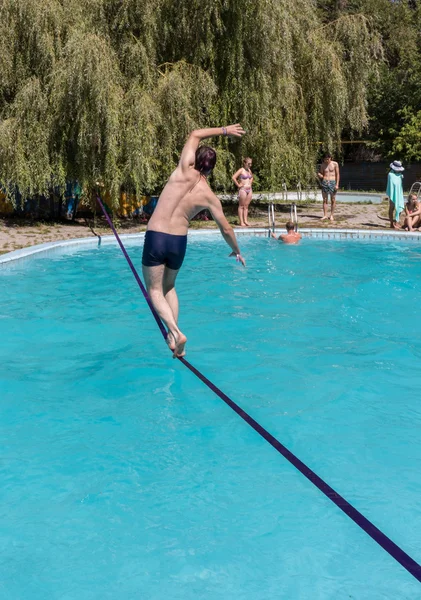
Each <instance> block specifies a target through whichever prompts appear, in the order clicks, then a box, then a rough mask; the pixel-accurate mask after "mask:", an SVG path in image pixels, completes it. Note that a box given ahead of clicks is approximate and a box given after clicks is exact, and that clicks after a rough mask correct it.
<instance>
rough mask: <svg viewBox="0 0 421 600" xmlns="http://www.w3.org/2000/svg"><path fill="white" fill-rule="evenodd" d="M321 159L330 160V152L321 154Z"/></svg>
mask: <svg viewBox="0 0 421 600" xmlns="http://www.w3.org/2000/svg"><path fill="white" fill-rule="evenodd" d="M323 158H332V155H331V153H330V152H325V153H324V154H323Z"/></svg>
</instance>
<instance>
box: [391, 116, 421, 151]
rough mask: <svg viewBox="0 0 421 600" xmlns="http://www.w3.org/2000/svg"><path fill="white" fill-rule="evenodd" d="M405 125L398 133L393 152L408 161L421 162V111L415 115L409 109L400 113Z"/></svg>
mask: <svg viewBox="0 0 421 600" xmlns="http://www.w3.org/2000/svg"><path fill="white" fill-rule="evenodd" d="M400 114H401V116H402V117H403V120H404V124H403V126H402V127H401V129H400V130H399V131H398V132H397V135H396V137H395V139H394V142H393V147H392V152H393V154H394V155H397V156H400V157H402V159H403V160H406V161H418V160H421V110H419V111H418V112H417V113H413V112H412V111H411V110H410V109H409V108H404V109H402V110H401V111H400Z"/></svg>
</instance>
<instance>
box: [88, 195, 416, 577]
mask: <svg viewBox="0 0 421 600" xmlns="http://www.w3.org/2000/svg"><path fill="white" fill-rule="evenodd" d="M97 201H98V204H99V205H100V207H101V210H102V212H103V213H104V216H105V218H106V220H107V223H108V225H109V226H110V228H111V230H112V232H113V234H114V235H115V238H116V240H117V242H118V244H119V246H120V248H121V250H122V252H123V254H124V257H125V258H126V260H127V262H128V264H129V267H130V269H131V270H132V273H133V275H134V277H135V279H136V281H137V283H138V285H139V287H140V289H141V292H142V294H143V295H144V297H145V300H146V302H147V303H148V306H149V308H150V309H151V312H152V314H153V316H154V318H155V321H156V322H157V325H158V327H159V329H160V330H161V333H162V335H163V337H164V339H165V340H166V338H167V332H166V329H165V327H164V324H163V323H162V321H161V319H160V317H159V315H158V314H157V312H156V311H155V309H154V307H153V304H152V302H151V300H150V298H149V296H148V293H147V291H146V288H145V286H144V285H143V283H142V280H141V279H140V277H139V275H138V273H137V271H136V269H135V267H134V265H133V263H132V261H131V258H130V256H129V255H128V254H127V251H126V249H125V247H124V245H123V242H122V241H121V239H120V236H119V235H118V233H117V231H116V229H115V227H114V225H113V222H112V221H111V219H110V217H109V215H108V213H107V211H106V210H105V208H104V205H103V203H102V201H101V198H100V197H99V195H97ZM178 360H179V361H180V362H182V363H183V365H185V366H186V367H187V368H188V369H189V370H190V371H191V372H192V373H194V375H196V377H198V378H199V379H200V380H201V381H202V382H203V383H204V384H205V385H206V386H207V387H208V388H209V389H210V390H212V392H214V393H215V394H216V395H217V396H219V398H221V400H223V401H224V402H225V403H226V404H227V405H228V406H229V407H230V408H232V410H233V411H234V412H236V413H237V415H238V416H239V417H241V418H242V419H243V420H244V421H245V422H246V423H247V424H248V425H250V427H252V428H253V429H254V430H255V431H256V433H258V434H259V435H260V436H262V438H264V439H265V440H266V441H267V442H268V443H269V444H270V445H271V446H272V447H273V448H275V450H277V451H278V452H279V453H280V454H282V456H283V457H284V458H286V459H287V460H288V461H289V462H290V463H291V464H292V465H293V466H294V467H295V468H296V469H297V470H298V471H300V473H301V474H302V475H304V477H306V478H307V479H308V480H309V481H311V483H312V484H313V485H315V486H316V487H317V488H318V489H319V490H320V491H321V492H322V493H323V494H324V495H325V496H327V498H329V500H331V501H332V502H333V503H334V504H336V506H337V507H338V508H340V509H341V510H342V511H343V512H344V513H345V514H346V515H348V517H350V519H352V520H353V521H354V523H356V524H357V525H358V526H359V527H360V528H361V529H363V530H364V531H365V532H366V533H367V534H368V535H369V536H370V537H371V538H372V539H373V540H374V541H375V542H377V543H378V544H379V545H380V546H381V547H382V548H383V549H384V550H386V552H387V553H388V554H390V556H392V557H393V558H394V559H395V560H396V561H397V562H398V563H400V564H401V565H402V566H403V567H404V568H405V569H406V570H407V571H408V572H409V573H411V575H413V576H414V577H415V579H417V580H418V581H419V582H421V565H420V564H418V563H417V562H416V561H415V560H414V559H413V558H411V557H410V556H409V554H407V553H406V552H404V550H402V548H400V547H399V546H398V545H397V544H395V542H393V541H392V540H391V539H390V538H389V537H387V535H386V534H384V533H383V532H382V531H380V529H378V527H376V526H375V525H374V524H373V523H372V522H371V521H369V520H368V519H367V518H366V517H365V516H364V515H363V514H362V513H360V512H359V511H358V510H357V509H356V508H354V507H353V506H352V504H350V503H349V502H348V501H347V500H345V498H343V497H342V496H341V495H340V494H338V493H337V492H336V491H335V490H334V489H333V488H331V487H330V485H329V484H327V483H326V482H325V481H324V480H323V479H322V478H321V477H319V476H318V475H317V474H316V473H315V472H314V471H312V470H311V469H310V467H308V466H307V465H306V464H305V463H303V462H302V461H301V460H300V459H299V458H298V457H297V456H295V454H293V453H292V452H290V451H289V450H288V448H286V447H285V446H284V445H283V444H281V442H280V441H279V440H277V439H276V438H275V437H274V436H273V435H272V434H270V433H269V432H268V431H267V430H266V429H265V428H264V427H262V426H261V425H260V424H259V423H258V422H257V421H255V420H254V419H253V417H251V416H250V415H249V414H248V413H246V412H245V411H244V410H243V409H242V408H241V407H240V406H238V404H236V403H235V402H234V401H233V400H231V398H229V397H228V396H227V395H226V394H224V392H222V391H221V390H220V389H219V388H218V387H217V386H216V385H214V384H213V383H212V382H211V381H210V380H209V379H208V378H207V377H205V376H204V375H203V374H202V373H201V372H200V371H198V370H197V369H196V368H195V367H194V366H193V365H192V364H191V363H189V362H188V361H187V360H186V359H185V358H183V357H178Z"/></svg>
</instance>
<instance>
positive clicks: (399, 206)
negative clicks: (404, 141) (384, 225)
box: [386, 160, 405, 229]
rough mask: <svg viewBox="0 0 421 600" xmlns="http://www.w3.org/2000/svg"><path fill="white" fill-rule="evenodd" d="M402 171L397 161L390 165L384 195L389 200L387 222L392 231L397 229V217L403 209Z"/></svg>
mask: <svg viewBox="0 0 421 600" xmlns="http://www.w3.org/2000/svg"><path fill="white" fill-rule="evenodd" d="M404 170H405V169H404V168H403V166H402V163H401V162H400V161H399V160H394V161H393V162H391V163H390V171H389V174H388V176H387V189H386V195H387V197H388V198H389V220H390V227H391V228H392V229H399V215H400V214H401V212H402V211H403V209H404V207H405V202H404V199H403V185H402V180H403V174H402V173H403V171H404Z"/></svg>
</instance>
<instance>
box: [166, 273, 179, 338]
mask: <svg viewBox="0 0 421 600" xmlns="http://www.w3.org/2000/svg"><path fill="white" fill-rule="evenodd" d="M177 275H178V270H177V271H175V270H174V269H169V268H168V267H165V270H164V278H163V281H162V290H163V292H164V297H165V300H166V301H167V302H168V304H169V306H170V308H171V311H172V314H173V315H174V320H175V323H176V325H177V326H178V310H179V306H178V296H177V292H176V291H175V280H176V278H177ZM168 345H169V347H170V348H171V350H174V347H175V340H174V338H173V335H172V333H171V332H170V331H168Z"/></svg>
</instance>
